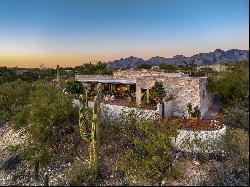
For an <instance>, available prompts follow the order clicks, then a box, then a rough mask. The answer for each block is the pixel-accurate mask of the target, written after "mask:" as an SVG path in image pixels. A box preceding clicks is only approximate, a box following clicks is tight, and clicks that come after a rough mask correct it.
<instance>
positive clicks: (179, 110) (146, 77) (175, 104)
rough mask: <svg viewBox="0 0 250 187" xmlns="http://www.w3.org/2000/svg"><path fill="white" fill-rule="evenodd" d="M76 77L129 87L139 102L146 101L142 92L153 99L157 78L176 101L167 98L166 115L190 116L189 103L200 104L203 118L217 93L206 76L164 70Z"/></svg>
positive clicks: (109, 86)
mask: <svg viewBox="0 0 250 187" xmlns="http://www.w3.org/2000/svg"><path fill="white" fill-rule="evenodd" d="M75 78H76V80H78V81H80V82H82V83H85V84H87V85H88V87H89V89H94V87H95V84H96V83H103V84H102V85H103V89H105V90H109V91H111V90H119V89H125V90H127V91H128V93H129V94H135V96H136V104H137V105H138V106H140V105H141V103H142V93H143V92H144V93H145V94H146V96H147V99H148V98H149V94H150V89H151V88H152V87H153V86H154V83H155V81H160V82H162V83H163V85H164V88H165V90H166V93H167V95H168V96H171V97H172V100H170V101H165V105H164V106H165V107H164V109H165V111H164V113H165V115H167V116H187V115H188V113H187V104H188V103H191V104H192V105H193V107H195V106H198V107H199V109H200V111H201V117H203V116H204V114H205V113H206V112H207V110H208V108H209V107H210V105H211V104H212V102H213V94H211V93H209V92H208V91H207V88H206V85H207V78H206V77H189V76H188V75H187V74H183V73H164V72H159V71H153V70H125V71H117V72H115V73H114V74H113V75H112V76H107V75H76V77H75Z"/></svg>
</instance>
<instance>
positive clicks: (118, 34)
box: [0, 0, 249, 67]
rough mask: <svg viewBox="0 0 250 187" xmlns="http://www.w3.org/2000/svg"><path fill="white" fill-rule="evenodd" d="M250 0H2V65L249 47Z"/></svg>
mask: <svg viewBox="0 0 250 187" xmlns="http://www.w3.org/2000/svg"><path fill="white" fill-rule="evenodd" d="M248 16H249V1H248V0H0V66H8V67H13V66H18V67H39V66H40V65H41V64H42V63H43V64H44V66H45V67H56V65H57V64H59V65H60V66H62V67H66V66H76V65H81V64H83V63H87V62H96V61H104V62H108V61H111V60H115V59H120V58H126V57H129V56H136V57H140V58H143V59H145V60H147V59H149V58H150V57H153V56H163V57H173V56H174V55H185V56H192V55H194V54H197V53H201V52H211V51H214V50H215V49H218V48H220V49H223V50H229V49H249V42H248V40H249V18H248Z"/></svg>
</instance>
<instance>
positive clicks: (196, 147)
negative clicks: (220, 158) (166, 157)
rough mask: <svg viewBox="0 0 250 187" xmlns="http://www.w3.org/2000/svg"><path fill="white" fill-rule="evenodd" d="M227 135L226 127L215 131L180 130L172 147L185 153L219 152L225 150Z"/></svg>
mask: <svg viewBox="0 0 250 187" xmlns="http://www.w3.org/2000/svg"><path fill="white" fill-rule="evenodd" d="M225 135H226V126H223V128H221V129H219V130H214V131H188V130H179V134H178V136H177V137H176V138H173V140H172V145H173V146H174V147H175V148H176V149H177V150H180V151H184V152H194V153H197V152H204V153H211V152H217V151H222V150H223V142H224V137H225Z"/></svg>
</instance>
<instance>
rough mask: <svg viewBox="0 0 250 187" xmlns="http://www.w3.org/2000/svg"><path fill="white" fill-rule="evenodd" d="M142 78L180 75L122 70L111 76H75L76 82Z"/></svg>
mask: <svg viewBox="0 0 250 187" xmlns="http://www.w3.org/2000/svg"><path fill="white" fill-rule="evenodd" d="M142 76H165V77H181V76H183V74H182V73H164V72H163V71H152V70H124V71H116V72H114V74H113V75H76V77H75V78H76V80H79V81H81V80H89V79H94V80H113V79H120V80H136V79H137V78H138V77H142Z"/></svg>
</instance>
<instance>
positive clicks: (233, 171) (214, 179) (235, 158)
mask: <svg viewBox="0 0 250 187" xmlns="http://www.w3.org/2000/svg"><path fill="white" fill-rule="evenodd" d="M225 140H226V141H225V142H226V143H225V160H224V161H223V162H221V163H219V164H218V165H219V166H220V167H212V169H211V170H210V178H211V180H210V181H209V184H206V185H216V186H235V185H236V186H237V185H239V186H248V185H249V135H248V133H246V132H245V131H244V130H242V129H232V128H227V134H226V139H225Z"/></svg>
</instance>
